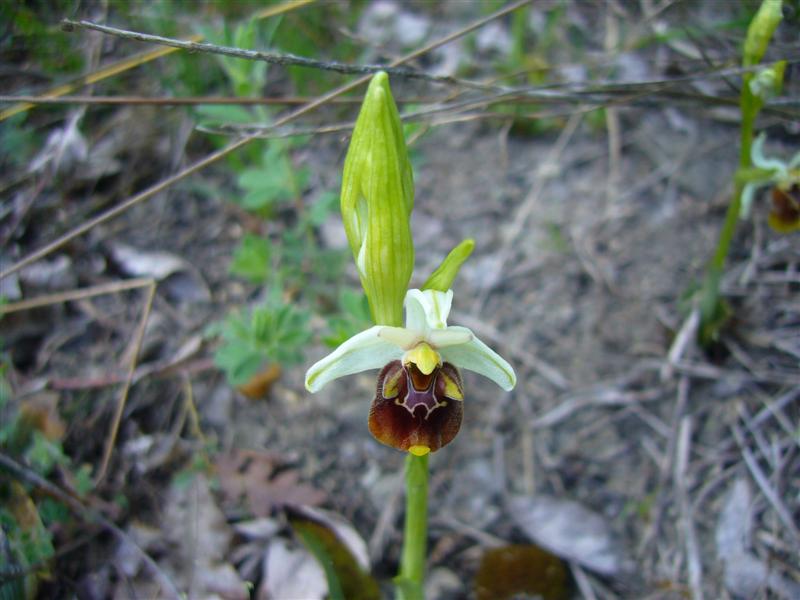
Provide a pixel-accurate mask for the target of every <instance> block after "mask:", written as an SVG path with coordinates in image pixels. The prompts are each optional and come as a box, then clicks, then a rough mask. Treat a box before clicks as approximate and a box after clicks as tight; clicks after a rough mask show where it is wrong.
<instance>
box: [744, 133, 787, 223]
mask: <svg viewBox="0 0 800 600" xmlns="http://www.w3.org/2000/svg"><path fill="white" fill-rule="evenodd" d="M765 140H766V137H765V135H764V134H763V133H762V134H761V135H759V136H758V137H757V138H756V139H755V140H753V145H752V148H751V151H750V160H751V162H752V164H753V166H754V167H756V169H758V172H757V173H758V174H757V176H754V177H753V178H752V179H750V180H749V181H747V183H746V184H745V186H744V189H743V190H742V212H741V215H742V218H746V217H747V216H748V215H749V214H750V208H751V206H752V204H753V199H754V198H755V194H756V192H757V191H758V190H759V189H760V188H762V187H765V186H772V187H773V190H772V203H773V207H772V211H771V212H770V215H769V224H770V225H771V226H772V227H773V228H774V229H776V230H777V231H780V232H783V233H786V232H789V231H793V230H796V229H798V228H800V152H798V153H797V154H795V155H794V157H792V158H791V159H790V160H789V162H784V161H782V160H780V159H777V158H767V157H766V156H764V142H765Z"/></svg>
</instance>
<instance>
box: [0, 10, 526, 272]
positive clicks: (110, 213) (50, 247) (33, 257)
mask: <svg viewBox="0 0 800 600" xmlns="http://www.w3.org/2000/svg"><path fill="white" fill-rule="evenodd" d="M528 1H529V0H521V1H518V2H514V3H512V4H509V5H508V6H505V7H503V8H501V9H500V10H498V11H495V12H493V13H492V14H490V15H487V16H485V17H483V18H481V19H477V20H475V21H473V22H472V23H471V24H469V25H467V26H465V27H462V28H461V29H458V30H457V31H454V32H453V33H450V34H448V35H445V36H444V37H442V38H439V39H438V40H435V41H433V42H431V43H429V44H427V45H425V46H423V47H422V48H419V49H417V50H414V51H413V52H410V53H408V54H406V55H404V56H401V57H400V58H398V59H396V60H394V61H392V62H391V63H390V64H389V65H388V66H389V67H396V66H398V65H401V64H403V63H405V62H408V61H410V60H414V59H415V58H418V57H419V56H422V55H423V54H426V53H427V52H430V51H431V50H434V49H436V48H438V47H440V46H444V45H445V44H448V43H450V42H452V41H453V40H456V39H458V38H460V37H463V36H465V35H467V34H468V33H470V32H472V31H475V30H476V29H479V28H480V27H482V26H484V25H486V24H487V23H490V22H491V21H493V20H495V19H499V18H500V17H502V16H504V15H506V14H508V13H510V12H512V11H514V10H516V9H517V8H519V7H521V6H524V5H525V4H527V3H528ZM369 79H370V76H369V75H365V76H362V77H359V78H358V79H356V80H355V81H352V82H350V83H347V84H345V85H342V86H340V87H337V88H335V89H334V90H332V91H330V92H328V93H327V94H323V95H322V96H320V97H319V98H317V99H316V100H314V101H313V102H310V103H309V104H306V105H304V106H301V107H300V108H298V109H296V110H294V111H292V112H290V113H289V114H287V115H285V116H283V117H281V118H279V119H278V120H276V121H275V123H273V126H274V127H278V126H281V125H285V124H286V123H289V122H290V121H293V120H294V119H296V118H298V117H300V116H302V115H304V114H306V113H309V112H311V111H313V110H315V109H316V108H319V107H320V106H322V105H323V104H325V103H327V102H329V101H330V100H332V99H333V98H336V97H337V96H341V95H342V94H344V93H346V92H349V91H350V90H352V89H355V88H357V87H358V86H360V85H362V84H364V83H366V82H367V81H369ZM254 139H256V136H247V137H244V138H242V139H240V140H237V141H235V142H233V143H232V144H229V145H228V146H225V147H224V148H222V149H221V150H218V151H217V152H214V153H213V154H210V155H209V156H207V157H205V158H203V159H201V160H199V161H197V162H196V163H194V164H192V165H189V166H188V167H186V168H185V169H183V170H182V171H180V172H178V173H176V174H175V175H173V176H171V177H168V178H167V179H164V180H163V181H161V182H159V183H157V184H155V185H154V186H152V187H150V188H148V189H146V190H144V191H143V192H140V193H139V194H137V195H135V196H133V197H132V198H129V199H128V200H126V201H125V202H123V203H122V204H119V205H117V206H115V207H113V208H111V209H109V210H107V211H106V212H104V213H102V214H100V215H98V216H97V217H95V218H94V219H90V220H89V221H87V222H85V223H83V224H82V225H79V226H77V227H75V228H74V229H72V230H71V231H69V232H67V233H66V234H64V235H62V236H61V237H59V238H58V239H56V240H55V241H53V242H51V243H49V244H47V245H45V246H44V247H43V248H40V249H39V250H36V251H34V252H33V253H32V254H30V255H28V256H26V257H25V258H23V259H21V260H19V261H17V262H16V263H14V264H13V265H11V266H10V267H9V268H7V269H5V270H4V271H2V272H0V279H3V278H5V277H8V276H9V275H11V274H12V273H16V272H17V271H19V270H20V269H22V268H23V267H26V266H28V265H29V264H31V263H34V262H36V261H37V260H39V259H41V258H43V257H45V256H47V255H48V254H50V253H51V252H53V251H54V250H57V249H58V248H60V247H62V246H63V245H64V244H67V243H68V242H70V241H71V240H73V239H75V238H76V237H78V236H80V235H83V234H84V233H86V232H87V231H89V230H90V229H92V228H93V227H96V226H97V225H99V224H101V223H104V222H106V221H108V220H109V219H113V218H114V217H116V216H119V215H120V214H122V213H123V212H125V211H126V210H128V209H129V208H131V207H132V206H135V205H136V204H138V203H139V202H142V201H143V200H147V199H149V198H152V197H153V196H155V195H156V194H158V193H159V192H162V191H164V190H166V189H167V188H169V187H170V186H172V185H173V184H175V183H178V182H179V181H182V180H183V179H186V178H187V177H189V176H190V175H193V174H194V173H196V172H198V171H200V170H201V169H203V168H205V167H207V166H208V165H210V164H212V163H214V162H216V161H218V160H219V159H221V158H224V157H225V156H227V155H228V154H231V153H232V152H235V151H236V150H238V149H239V148H242V147H244V146H246V145H247V144H248V143H250V142H252V141H253V140H254Z"/></svg>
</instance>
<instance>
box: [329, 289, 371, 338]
mask: <svg viewBox="0 0 800 600" xmlns="http://www.w3.org/2000/svg"><path fill="white" fill-rule="evenodd" d="M339 307H340V309H341V312H340V313H338V314H335V315H333V316H331V317H329V318H328V329H329V331H330V333H329V334H328V335H327V336H325V337H324V338H323V340H322V341H323V342H325V344H326V345H328V346H330V347H332V348H335V347H336V346H338V345H340V344H342V343H343V342H344V341H345V340H348V339H350V338H351V337H353V336H354V335H355V334H357V333H358V332H360V331H364V330H365V329H367V328H368V327H369V326H370V325H372V316H371V315H370V312H369V302H367V296H366V295H365V294H364V293H362V292H356V291H353V290H351V289H350V288H342V291H341V293H340V295H339Z"/></svg>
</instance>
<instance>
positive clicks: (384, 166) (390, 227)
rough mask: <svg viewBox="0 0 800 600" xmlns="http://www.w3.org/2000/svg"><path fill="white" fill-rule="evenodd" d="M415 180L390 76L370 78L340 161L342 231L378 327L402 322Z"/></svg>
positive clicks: (410, 262) (411, 255) (411, 264)
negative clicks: (344, 156)
mask: <svg viewBox="0 0 800 600" xmlns="http://www.w3.org/2000/svg"><path fill="white" fill-rule="evenodd" d="M413 206H414V181H413V175H412V172H411V163H410V162H409V160H408V152H407V151H406V144H405V140H404V139H403V130H402V126H401V124H400V115H399V114H398V112H397V107H396V106H395V103H394V100H393V98H392V92H391V89H390V88H389V77H388V76H387V75H386V73H383V72H380V73H377V74H376V75H375V76H374V77H373V78H372V81H371V82H370V85H369V89H368V90H367V94H366V96H365V97H364V103H363V104H362V106H361V112H360V113H359V115H358V120H357V121H356V126H355V129H354V130H353V137H352V139H351V141H350V148H349V150H348V152H347V158H346V159H345V163H344V175H343V177H342V194H341V207H342V219H343V221H344V229H345V232H346V233H347V239H348V241H349V242H350V249H351V250H352V251H353V257H354V258H355V262H356V267H357V268H358V274H359V276H360V278H361V285H362V286H363V287H364V291H365V292H366V294H367V298H368V299H369V305H370V309H371V310H372V316H373V319H374V320H375V323H377V324H378V325H393V326H397V325H400V324H401V323H402V322H403V298H404V297H405V293H406V289H407V288H408V282H409V280H410V279H411V272H412V271H413V269H414V246H413V244H412V239H411V227H410V223H409V219H410V217H411V209H412V208H413Z"/></svg>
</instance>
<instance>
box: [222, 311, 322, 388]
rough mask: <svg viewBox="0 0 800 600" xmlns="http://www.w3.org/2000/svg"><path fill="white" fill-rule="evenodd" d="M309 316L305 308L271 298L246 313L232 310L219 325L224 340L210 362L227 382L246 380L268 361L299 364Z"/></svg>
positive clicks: (305, 342)
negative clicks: (223, 373)
mask: <svg viewBox="0 0 800 600" xmlns="http://www.w3.org/2000/svg"><path fill="white" fill-rule="evenodd" d="M309 317H310V314H309V313H308V312H307V311H304V310H302V309H298V308H295V307H294V306H292V305H289V304H278V303H276V302H274V301H273V302H269V303H265V304H263V305H261V306H258V307H256V308H254V309H253V310H252V311H250V312H249V313H242V312H233V313H231V314H229V315H228V316H227V318H226V319H225V320H224V321H223V322H222V324H221V326H219V329H218V331H219V333H220V334H221V335H222V339H223V341H224V343H223V345H222V346H220V347H219V348H218V349H217V351H216V353H215V354H214V362H215V363H216V364H217V366H218V367H219V368H220V369H222V370H223V371H225V374H226V375H227V377H228V381H229V382H230V383H231V385H241V384H243V383H246V382H247V381H248V380H249V379H250V378H251V377H252V376H253V375H255V374H256V373H257V372H258V370H259V369H261V368H262V367H263V366H264V365H265V364H266V363H269V362H274V363H279V364H282V365H294V364H299V363H301V362H302V361H303V351H304V348H305V346H306V344H308V341H309V339H310V337H311V333H310V331H309V328H308V321H309Z"/></svg>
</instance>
